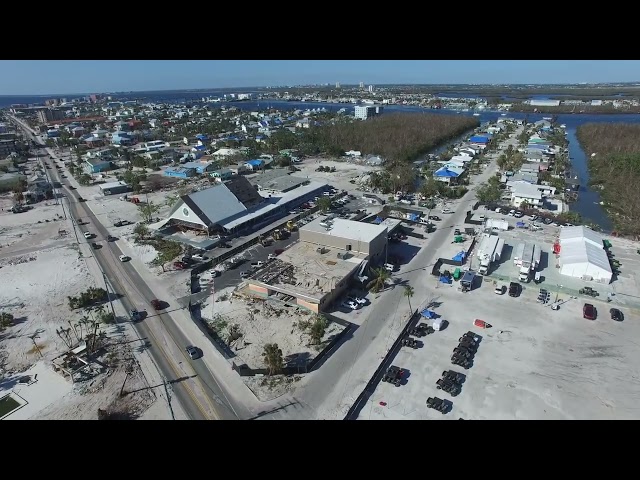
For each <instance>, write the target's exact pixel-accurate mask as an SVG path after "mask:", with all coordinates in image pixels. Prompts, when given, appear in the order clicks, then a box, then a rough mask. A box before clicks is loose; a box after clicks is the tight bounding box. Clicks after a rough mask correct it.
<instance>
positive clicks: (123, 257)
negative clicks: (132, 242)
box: [118, 255, 131, 262]
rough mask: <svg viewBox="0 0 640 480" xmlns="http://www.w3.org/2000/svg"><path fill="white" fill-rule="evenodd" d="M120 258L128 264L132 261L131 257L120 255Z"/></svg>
mask: <svg viewBox="0 0 640 480" xmlns="http://www.w3.org/2000/svg"><path fill="white" fill-rule="evenodd" d="M118 258H119V259H120V261H121V262H128V261H129V260H131V257H127V256H126V255H120V256H119V257H118Z"/></svg>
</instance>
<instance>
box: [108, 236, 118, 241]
mask: <svg viewBox="0 0 640 480" xmlns="http://www.w3.org/2000/svg"><path fill="white" fill-rule="evenodd" d="M116 240H118V238H117V237H114V236H113V235H108V236H107V242H115V241H116Z"/></svg>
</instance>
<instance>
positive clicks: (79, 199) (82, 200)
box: [78, 197, 86, 202]
mask: <svg viewBox="0 0 640 480" xmlns="http://www.w3.org/2000/svg"><path fill="white" fill-rule="evenodd" d="M78 201H79V202H86V200H85V199H84V198H82V197H78Z"/></svg>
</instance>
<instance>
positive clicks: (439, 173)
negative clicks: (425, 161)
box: [433, 167, 465, 185]
mask: <svg viewBox="0 0 640 480" xmlns="http://www.w3.org/2000/svg"><path fill="white" fill-rule="evenodd" d="M464 173H465V169H464V168H462V167H441V168H439V169H438V170H436V171H435V172H434V173H433V178H435V179H436V180H438V181H439V182H444V183H448V184H450V185H455V184H457V183H458V181H459V179H460V177H462V175H464Z"/></svg>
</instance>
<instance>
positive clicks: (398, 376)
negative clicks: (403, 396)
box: [382, 365, 405, 387]
mask: <svg viewBox="0 0 640 480" xmlns="http://www.w3.org/2000/svg"><path fill="white" fill-rule="evenodd" d="M404 374H405V371H404V370H403V369H402V368H400V367H396V366H395V365H391V366H390V367H389V369H388V370H387V372H386V373H385V374H384V375H383V377H382V381H383V382H387V383H391V384H393V385H395V386H396V387H399V386H400V385H402V379H403V377H404Z"/></svg>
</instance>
